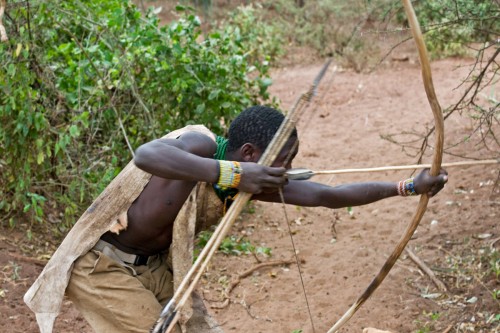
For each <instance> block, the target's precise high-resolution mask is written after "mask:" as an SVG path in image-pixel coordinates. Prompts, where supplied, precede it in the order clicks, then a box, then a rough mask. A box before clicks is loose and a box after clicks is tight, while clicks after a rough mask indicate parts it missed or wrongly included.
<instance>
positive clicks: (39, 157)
mask: <svg viewBox="0 0 500 333" xmlns="http://www.w3.org/2000/svg"><path fill="white" fill-rule="evenodd" d="M44 159H45V155H44V154H43V152H39V153H38V155H37V157H36V163H37V164H39V165H40V164H42V163H43V160H44Z"/></svg>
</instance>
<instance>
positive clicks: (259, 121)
mask: <svg viewBox="0 0 500 333" xmlns="http://www.w3.org/2000/svg"><path fill="white" fill-rule="evenodd" d="M284 118H285V116H284V115H283V114H282V113H281V112H280V111H278V110H276V109H274V108H271V107H269V106H263V105H257V106H252V107H249V108H247V109H245V110H244V111H243V112H241V113H240V114H239V115H238V116H237V117H236V118H235V119H234V120H233V122H232V123H231V126H230V127H229V137H228V139H229V142H228V144H227V151H228V152H234V151H236V150H237V149H238V148H240V147H241V146H243V145H244V144H245V143H252V144H254V145H256V146H257V147H258V148H259V149H261V150H262V151H264V150H265V149H266V148H267V145H268V144H269V143H270V142H271V140H272V138H273V136H274V134H275V133H276V132H277V131H278V128H279V127H280V125H281V123H282V122H283V119H284ZM292 136H295V137H297V131H296V130H294V131H293V132H292Z"/></svg>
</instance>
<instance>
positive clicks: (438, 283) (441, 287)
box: [405, 248, 448, 292]
mask: <svg viewBox="0 0 500 333" xmlns="http://www.w3.org/2000/svg"><path fill="white" fill-rule="evenodd" d="M405 250H406V253H408V255H409V256H410V258H411V260H413V262H414V263H416V264H417V266H418V267H420V269H422V271H424V273H425V274H427V275H428V276H429V277H430V279H431V280H432V282H434V284H435V285H436V287H438V289H439V290H441V291H442V292H447V291H448V288H446V285H445V284H444V283H443V282H442V281H441V280H439V279H438V278H437V277H436V275H435V274H434V272H433V271H432V270H431V269H430V268H429V267H428V266H427V265H426V264H425V263H424V262H423V261H422V260H420V258H419V257H417V255H416V254H415V253H413V251H412V250H410V249H409V248H406V249H405Z"/></svg>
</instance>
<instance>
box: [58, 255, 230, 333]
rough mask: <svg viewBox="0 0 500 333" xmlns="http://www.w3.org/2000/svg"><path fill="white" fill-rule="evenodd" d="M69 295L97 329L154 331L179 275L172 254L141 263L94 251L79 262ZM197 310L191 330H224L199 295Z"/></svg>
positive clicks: (121, 332)
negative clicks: (170, 260) (169, 258)
mask: <svg viewBox="0 0 500 333" xmlns="http://www.w3.org/2000/svg"><path fill="white" fill-rule="evenodd" d="M66 295H67V296H68V297H69V298H70V299H71V301H72V302H73V303H74V305H75V307H76V308H77V309H78V310H79V311H80V312H81V313H82V315H83V316H84V318H85V319H86V320H87V321H88V323H89V324H90V326H92V328H93V329H94V330H95V332H96V333H124V332H131V333H132V332H134V333H135V332H138V333H148V332H150V330H151V328H152V327H153V325H154V323H155V322H156V320H157V319H158V316H159V314H160V312H161V310H162V309H163V306H164V305H165V304H166V303H167V302H168V301H169V300H170V298H171V297H172V295H173V276H172V272H171V271H170V269H169V267H168V265H167V262H166V255H157V257H156V258H153V260H151V259H150V260H149V262H148V264H147V265H144V266H135V265H127V264H124V263H123V262H121V261H120V260H119V259H117V258H112V257H110V256H108V255H105V254H104V253H102V252H100V251H96V250H91V251H89V252H88V253H87V254H85V255H84V256H82V257H80V258H79V259H78V260H77V261H75V264H74V267H73V271H72V274H71V278H70V281H69V284H68V287H67V289H66ZM193 311H194V313H193V316H192V317H191V319H190V320H189V321H188V323H187V330H188V332H210V333H216V332H222V330H221V329H220V328H219V327H218V325H217V324H216V323H215V321H214V320H213V319H212V318H211V317H209V316H208V314H207V313H206V309H205V306H204V304H203V301H202V300H201V298H200V297H199V296H198V295H196V294H194V293H193ZM176 332H180V328H179V326H178V327H177V330H176Z"/></svg>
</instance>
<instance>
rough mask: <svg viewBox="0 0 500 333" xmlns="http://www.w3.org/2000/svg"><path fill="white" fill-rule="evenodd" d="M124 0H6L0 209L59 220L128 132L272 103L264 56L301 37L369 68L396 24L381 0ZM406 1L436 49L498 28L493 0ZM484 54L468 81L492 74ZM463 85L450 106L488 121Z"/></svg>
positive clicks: (492, 104) (115, 157) (145, 135)
mask: <svg viewBox="0 0 500 333" xmlns="http://www.w3.org/2000/svg"><path fill="white" fill-rule="evenodd" d="M137 3H138V5H139V6H140V8H141V9H142V11H140V10H139V9H138V8H137V7H136V5H135V4H134V3H132V2H130V1H129V0H106V1H100V2H85V3H84V2H80V1H74V0H70V1H51V2H47V1H41V0H37V1H28V2H20V1H13V2H9V3H8V7H7V11H6V13H7V16H6V17H5V18H4V23H5V26H6V28H7V32H8V35H9V41H8V42H7V43H1V44H0V120H1V121H2V124H3V125H2V126H1V127H0V154H1V156H2V157H1V158H0V169H1V171H2V172H1V176H0V185H1V188H0V211H1V212H2V213H3V218H2V223H8V224H9V225H10V226H11V227H13V226H15V225H16V224H17V221H18V220H19V219H22V220H27V221H29V223H37V222H40V223H44V222H52V223H53V224H49V225H53V226H55V228H54V229H55V230H56V231H62V232H64V231H65V230H67V228H68V227H70V226H71V225H72V223H74V222H75V221H76V218H77V217H78V216H79V214H80V212H81V211H82V209H84V208H85V207H86V206H87V205H88V204H89V203H90V201H91V200H92V199H93V198H94V197H96V196H97V194H98V193H100V192H101V191H102V189H103V188H104V187H105V186H106V185H107V184H108V183H109V181H110V180H111V179H113V177H114V176H116V175H117V174H118V172H119V171H120V170H121V168H122V167H123V166H124V165H125V164H126V163H127V162H128V161H129V160H130V159H131V158H132V154H133V151H134V149H136V148H137V147H138V146H139V145H140V144H141V143H144V142H147V141H149V140H151V139H154V138H158V137H160V136H162V135H163V134H166V133H167V132H168V131H170V130H172V129H175V128H179V127H181V126H184V125H186V124H190V123H203V124H206V125H207V126H208V127H209V128H211V129H212V130H213V131H214V132H216V133H218V134H224V132H225V131H226V127H227V124H228V123H230V121H231V120H232V119H233V118H234V116H235V115H236V114H237V113H238V112H240V111H241V110H242V109H244V108H245V107H247V106H250V105H252V104H256V103H267V104H272V105H274V106H279V104H278V101H276V100H275V99H273V98H271V96H269V93H268V91H267V89H268V87H269V86H270V85H271V83H272V81H271V79H270V77H269V69H270V66H272V65H273V64H275V63H277V62H278V61H279V59H280V57H282V56H283V55H285V54H286V52H285V50H286V49H292V50H293V47H295V46H299V47H307V48H310V49H312V50H314V52H315V53H316V54H317V56H318V57H325V56H333V57H335V58H336V61H337V62H338V63H341V64H344V65H345V66H349V67H351V68H353V69H355V70H357V71H363V70H372V69H373V68H374V67H375V66H376V65H377V64H379V63H380V59H381V58H383V57H384V55H383V54H382V50H381V49H380V46H379V43H376V42H373V39H372V38H371V37H370V36H373V33H375V32H376V33H377V34H389V33H392V32H395V31H396V32H397V31H406V29H407V23H406V21H405V16H404V14H403V11H402V6H401V4H400V2H399V1H393V0H356V1H349V2H345V1H337V0H333V1H332V0H318V1H307V0H306V1H295V0H275V1H269V0H260V1H248V0H247V1H244V2H243V4H246V5H249V6H238V5H239V4H241V2H237V3H234V4H233V7H232V8H233V9H234V11H233V12H232V13H230V14H227V13H228V12H227V10H224V11H222V10H219V9H220V8H222V7H223V6H226V7H227V6H230V4H229V2H227V1H215V0H214V1H210V0H203V1H201V0H196V1H195V0H181V1H180V3H181V5H179V6H177V9H178V14H179V15H178V16H177V17H176V19H175V20H174V21H172V23H171V24H169V25H167V26H160V24H159V23H160V22H159V18H158V16H157V14H159V13H160V11H159V10H158V8H155V5H156V4H157V2H156V1H137ZM191 5H192V6H194V7H195V8H192V7H190V6H191ZM414 5H415V8H416V10H417V16H418V17H419V20H420V23H421V25H422V27H423V29H424V31H427V33H426V42H427V46H428V48H429V50H430V51H431V54H432V55H433V57H435V58H437V57H443V56H455V55H464V54H466V53H468V52H469V53H470V50H471V49H470V46H471V45H472V44H471V43H479V45H482V46H480V47H479V50H477V49H476V50H474V52H475V53H474V54H475V55H476V56H477V57H478V59H479V58H480V57H482V56H483V53H482V52H483V51H484V50H486V49H488V48H491V47H492V46H494V45H495V44H494V38H497V37H498V36H499V35H500V19H499V16H500V5H499V4H498V2H495V1H491V0H474V1H468V0H446V1H435V0H431V1H415V2H414ZM148 7H150V9H147V8H148ZM198 15H200V16H198ZM200 17H203V20H202V19H200ZM367 34H368V35H367ZM370 34H372V35H370ZM367 36H368V37H367ZM492 41H493V42H492ZM292 52H293V51H292ZM492 64H493V65H492V67H491V69H489V70H488V71H485V74H483V75H482V76H481V77H482V78H484V80H485V81H484V82H486V84H483V85H481V83H479V84H477V87H478V89H476V90H475V91H476V92H477V91H481V90H482V89H484V88H487V86H488V84H489V83H491V82H495V80H497V76H496V75H497V72H498V66H496V67H495V64H496V62H492ZM478 70H483V69H482V68H478ZM477 77H478V76H477V75H471V76H470V78H469V79H471V80H473V79H475V78H477ZM474 82H475V81H474ZM474 82H472V84H474ZM476 96H477V93H476V94H474V95H473V96H472V97H471V98H470V99H467V100H466V103H465V104H464V103H462V104H461V105H460V110H463V109H466V108H469V109H470V110H472V111H473V113H471V114H473V117H475V119H476V120H477V121H478V122H479V123H481V124H491V123H493V122H494V121H495V119H497V117H498V100H497V98H496V97H495V96H492V97H491V98H489V99H488V100H487V101H486V102H485V103H486V104H483V105H481V104H479V103H477V100H476V99H475V98H476ZM455 109H457V107H456V108H455Z"/></svg>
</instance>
